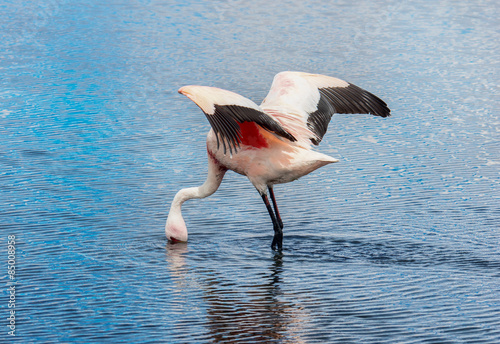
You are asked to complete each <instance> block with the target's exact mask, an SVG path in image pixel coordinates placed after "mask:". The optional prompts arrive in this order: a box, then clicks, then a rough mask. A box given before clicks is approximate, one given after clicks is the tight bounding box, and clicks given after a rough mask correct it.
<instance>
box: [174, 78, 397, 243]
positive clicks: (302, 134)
mask: <svg viewBox="0 0 500 344" xmlns="http://www.w3.org/2000/svg"><path fill="white" fill-rule="evenodd" d="M179 93H181V94H184V95H186V96H187V97H188V98H189V99H191V100H192V101H193V102H195V103H196V104H197V105H198V106H199V107H200V108H201V110H202V111H203V112H204V113H205V115H206V117H207V119H208V121H209V123H210V125H211V127H212V129H211V130H210V131H209V133H208V135H207V153H208V156H209V159H208V176H207V179H206V181H205V183H204V184H203V185H202V186H200V187H193V188H187V189H181V190H180V191H179V192H178V193H177V194H176V195H175V197H174V200H173V201H172V204H171V207H170V212H169V215H168V219H167V223H166V226H165V232H166V235H167V238H168V239H169V240H170V241H173V242H177V241H187V238H188V232H187V228H186V225H185V222H184V219H183V217H182V214H181V206H182V204H183V203H184V202H185V201H186V200H189V199H192V198H205V197H208V196H210V195H211V194H213V193H214V192H215V191H216V190H217V189H218V187H219V185H220V183H221V182H222V179H223V177H224V175H225V173H226V171H228V170H232V171H235V172H236V173H239V174H242V175H245V176H247V178H248V179H249V180H250V182H251V183H252V184H253V185H254V186H255V188H256V189H257V191H258V192H259V193H260V195H261V197H262V199H263V201H264V203H265V205H266V208H267V210H268V212H269V215H270V217H271V220H272V222H273V228H274V238H273V242H272V244H271V246H272V248H273V249H278V250H281V249H282V241H283V222H282V220H281V217H280V215H279V211H278V206H277V204H276V199H275V197H274V191H273V187H274V185H276V184H282V183H288V182H291V181H294V180H296V179H298V178H300V177H302V176H304V175H306V174H309V173H311V172H312V171H314V170H316V169H318V168H319V167H322V166H324V165H327V164H330V163H333V162H337V161H338V160H337V159H335V158H332V157H330V156H327V155H325V154H322V153H318V152H315V151H313V150H312V145H313V144H314V145H318V144H319V142H320V141H321V139H322V138H323V136H324V135H325V133H326V130H327V127H328V123H329V122H330V119H331V117H332V115H333V114H334V113H370V114H373V115H376V116H380V117H387V116H390V110H389V108H388V107H387V105H386V104H385V103H384V102H383V101H382V100H381V99H380V98H378V97H377V96H375V95H373V94H371V93H370V92H368V91H365V90H363V89H361V88H359V87H357V86H355V85H353V84H350V83H348V82H346V81H343V80H340V79H337V78H333V77H329V76H324V75H319V74H308V73H302V72H281V73H279V74H277V75H276V76H275V78H274V81H273V84H272V86H271V89H270V91H269V93H268V95H267V96H266V98H265V99H264V101H263V102H262V104H261V105H260V106H258V105H257V104H255V103H254V102H253V101H251V100H249V99H247V98H245V97H243V96H241V95H239V94H236V93H234V92H230V91H226V90H223V89H219V88H216V87H207V86H184V87H182V88H181V89H179ZM267 191H269V194H270V196H271V201H272V206H271V204H270V202H269V199H268V196H267ZM273 208H274V210H273Z"/></svg>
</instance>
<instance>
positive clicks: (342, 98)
mask: <svg viewBox="0 0 500 344" xmlns="http://www.w3.org/2000/svg"><path fill="white" fill-rule="evenodd" d="M319 93H320V98H319V101H318V105H317V110H316V111H314V112H311V113H310V114H309V117H308V119H307V126H308V128H309V129H310V130H312V131H313V132H314V133H315V134H316V136H317V138H311V142H312V143H313V144H315V145H318V144H319V143H320V142H321V140H322V138H323V136H324V135H325V133H326V131H327V129H328V124H329V123H330V120H331V118H332V116H333V114H334V113H342V114H347V113H349V114H355V113H363V114H371V115H374V116H380V117H388V116H390V115H391V110H390V109H389V108H388V107H387V104H386V103H385V102H384V101H383V100H382V99H380V98H379V97H377V96H376V95H374V94H372V93H370V92H368V91H365V90H364V89H362V88H360V87H358V86H356V85H353V84H349V85H348V86H346V87H325V88H319Z"/></svg>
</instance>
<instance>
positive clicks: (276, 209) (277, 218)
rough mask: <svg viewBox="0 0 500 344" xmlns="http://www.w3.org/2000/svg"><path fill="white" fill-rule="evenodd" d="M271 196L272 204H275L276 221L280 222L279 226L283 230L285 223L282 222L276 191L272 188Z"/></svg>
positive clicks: (270, 188)
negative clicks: (275, 195)
mask: <svg viewBox="0 0 500 344" xmlns="http://www.w3.org/2000/svg"><path fill="white" fill-rule="evenodd" d="M269 195H271V202H273V207H274V213H275V214H276V220H278V224H279V225H280V227H281V229H283V221H281V216H280V211H279V210H278V204H277V203H276V198H275V197H274V190H273V188H272V187H269Z"/></svg>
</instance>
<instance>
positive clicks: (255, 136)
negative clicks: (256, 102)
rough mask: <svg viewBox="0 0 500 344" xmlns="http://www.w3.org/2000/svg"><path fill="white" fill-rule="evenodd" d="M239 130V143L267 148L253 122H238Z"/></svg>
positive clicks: (264, 140)
mask: <svg viewBox="0 0 500 344" xmlns="http://www.w3.org/2000/svg"><path fill="white" fill-rule="evenodd" d="M238 125H239V126H240V131H241V138H240V143H242V144H244V145H247V146H252V147H254V148H267V147H269V144H268V143H267V141H266V139H265V137H264V136H262V134H261V133H260V131H259V128H258V126H257V124H255V123H254V122H243V123H238Z"/></svg>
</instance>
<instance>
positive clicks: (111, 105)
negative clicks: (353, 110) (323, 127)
mask: <svg viewBox="0 0 500 344" xmlns="http://www.w3.org/2000/svg"><path fill="white" fill-rule="evenodd" d="M0 8H1V14H0V42H1V46H2V49H1V51H0V76H1V77H0V234H1V240H0V243H1V247H0V254H1V255H2V257H1V258H0V259H2V261H4V262H5V263H4V265H2V266H3V267H2V269H3V272H2V274H0V278H1V281H2V283H1V285H2V290H1V292H0V295H1V296H2V298H1V306H0V308H1V317H0V318H1V320H0V323H1V326H0V331H1V333H0V338H1V339H0V341H2V342H3V340H7V342H14V341H15V342H19V343H56V342H59V343H68V342H80V343H243V342H245V343H498V342H500V250H499V244H500V242H499V238H500V232H499V223H500V202H499V199H500V192H499V183H500V178H499V168H500V149H499V147H500V146H499V138H500V134H499V132H500V119H499V116H498V109H499V105H500V92H499V88H498V80H500V73H499V64H498V56H500V45H499V42H500V35H499V29H500V25H499V21H498V13H499V10H500V6H499V4H498V2H496V1H475V2H469V1H443V2H429V1H411V2H409V1H381V2H370V1H359V2H354V1H332V2H329V1H328V2H325V1H293V0H292V1H283V2H274V3H272V2H269V1H261V0H257V1H252V2H246V1H238V0H221V1H213V2H203V1H167V2H161V1H147V0H144V1H133V0H132V1H118V0H111V1H104V2H103V1H95V0H83V1H65V0H48V1H38V0H35V1H31V2H27V3H25V2H13V3H8V4H3V5H1V6H0ZM284 70H299V71H307V72H313V73H320V74H326V75H331V76H335V77H339V78H341V79H345V80H348V81H350V82H352V83H354V84H356V85H358V86H360V87H362V88H365V89H367V90H369V91H371V92H373V93H374V94H376V95H378V96H379V97H381V98H382V99H384V100H385V101H386V102H387V103H388V105H389V107H390V108H391V110H392V117H389V118H386V119H383V118H376V117H373V116H369V115H335V116H334V117H333V119H332V122H331V123H330V126H329V131H328V133H327V134H326V135H325V137H324V140H323V142H322V143H321V145H320V146H319V147H318V148H317V150H318V151H320V152H323V153H325V154H328V155H331V156H333V157H336V158H338V159H339V160H340V162H338V163H336V164H332V165H328V166H326V167H323V168H321V169H319V170H317V171H315V172H314V173H312V174H310V175H308V176H306V177H304V178H302V179H300V180H298V181H296V182H294V183H290V184H286V185H280V186H277V187H276V188H275V192H276V197H277V201H278V203H279V205H280V212H281V215H282V218H283V220H284V223H285V229H284V233H285V237H284V250H283V252H282V253H281V254H279V253H275V252H273V251H272V250H271V248H270V244H271V239H272V235H273V231H272V224H271V221H270V219H269V217H268V214H267V212H266V209H265V206H264V204H263V203H262V201H261V199H260V196H259V195H258V193H257V192H256V191H255V189H254V188H253V187H252V185H251V184H250V183H249V182H248V180H246V178H245V177H243V176H240V175H237V174H235V173H228V174H227V175H226V178H225V180H224V182H223V184H222V185H221V188H220V189H219V190H218V191H217V193H215V194H214V195H213V196H211V197H209V198H207V199H204V200H192V201H189V202H187V203H186V204H185V205H184V207H183V215H184V217H185V219H186V223H187V226H188V229H189V235H190V237H189V242H188V243H187V244H173V245H172V244H169V243H167V240H166V237H165V233H164V225H165V221H166V218H167V214H168V209H169V206H170V202H171V200H172V198H173V197H174V195H175V193H176V192H177V191H178V190H179V189H180V188H183V187H188V186H198V185H201V184H202V183H203V181H204V180H205V177H206V148H205V135H206V133H207V132H208V130H209V124H208V122H207V120H206V119H205V117H204V115H203V113H202V112H201V111H200V110H199V109H198V108H197V107H196V105H195V104H193V103H192V102H190V101H189V100H188V99H187V98H185V97H184V96H182V95H180V94H178V93H177V89H178V88H179V87H181V86H184V85H189V84H201V85H209V86H217V87H221V88H225V89H228V90H232V91H234V92H237V93H240V94H242V95H244V96H246V97H248V98H250V99H252V100H254V101H255V102H257V103H260V101H261V100H262V99H263V98H264V97H265V95H266V94H267V91H268V89H269V87H270V84H271V82H272V78H273V76H274V75H275V74H276V73H278V72H280V71H284ZM9 235H11V236H12V235H13V236H15V242H16V243H15V251H16V256H15V272H16V273H15V276H14V277H15V280H10V279H9V275H8V274H7V269H8V266H7V257H8V249H7V248H8V245H7V238H8V236H9ZM12 282H15V290H16V293H15V335H16V336H15V337H13V336H12V335H9V334H8V331H11V330H10V329H9V327H8V325H9V320H8V317H9V316H10V313H9V310H10V309H9V308H8V301H9V297H10V296H9V295H10V294H9V286H11V284H12ZM9 304H12V303H9Z"/></svg>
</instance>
